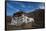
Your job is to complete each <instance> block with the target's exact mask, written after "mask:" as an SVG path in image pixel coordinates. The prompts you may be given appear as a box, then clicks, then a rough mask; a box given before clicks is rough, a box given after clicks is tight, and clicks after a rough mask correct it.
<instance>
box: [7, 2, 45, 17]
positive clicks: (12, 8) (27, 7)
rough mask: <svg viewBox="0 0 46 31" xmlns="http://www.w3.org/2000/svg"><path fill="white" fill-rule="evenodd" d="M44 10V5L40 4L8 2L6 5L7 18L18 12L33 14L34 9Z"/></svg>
mask: <svg viewBox="0 0 46 31" xmlns="http://www.w3.org/2000/svg"><path fill="white" fill-rule="evenodd" d="M39 8H40V9H44V8H45V4H44V3H41V2H18V1H8V2H7V3H6V9H7V12H6V14H7V16H12V15H13V13H16V12H18V11H20V10H22V11H25V12H33V11H34V9H39Z"/></svg>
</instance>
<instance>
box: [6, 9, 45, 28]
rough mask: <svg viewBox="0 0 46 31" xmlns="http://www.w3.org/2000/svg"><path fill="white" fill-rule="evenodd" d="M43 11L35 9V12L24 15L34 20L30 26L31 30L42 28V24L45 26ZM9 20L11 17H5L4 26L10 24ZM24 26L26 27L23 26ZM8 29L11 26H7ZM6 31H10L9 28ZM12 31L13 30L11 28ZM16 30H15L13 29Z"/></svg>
mask: <svg viewBox="0 0 46 31" xmlns="http://www.w3.org/2000/svg"><path fill="white" fill-rule="evenodd" d="M44 14H45V10H44V9H36V10H35V11H33V12H29V13H26V14H25V15H26V16H28V17H33V18H34V20H35V21H34V23H33V24H32V28H34V27H35V28H44V27H45V26H44V24H45V20H44V19H45V15H44ZM11 19H12V17H11V16H6V25H7V23H11ZM29 25H31V24H29ZM25 26H28V24H27V25H25ZM9 27H12V26H9ZM8 29H11V28H8ZM12 29H14V28H13V27H12ZM15 29H16V28H15Z"/></svg>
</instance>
